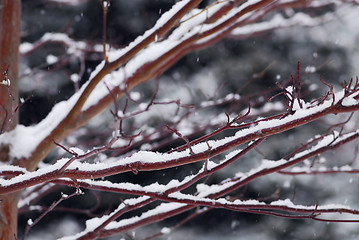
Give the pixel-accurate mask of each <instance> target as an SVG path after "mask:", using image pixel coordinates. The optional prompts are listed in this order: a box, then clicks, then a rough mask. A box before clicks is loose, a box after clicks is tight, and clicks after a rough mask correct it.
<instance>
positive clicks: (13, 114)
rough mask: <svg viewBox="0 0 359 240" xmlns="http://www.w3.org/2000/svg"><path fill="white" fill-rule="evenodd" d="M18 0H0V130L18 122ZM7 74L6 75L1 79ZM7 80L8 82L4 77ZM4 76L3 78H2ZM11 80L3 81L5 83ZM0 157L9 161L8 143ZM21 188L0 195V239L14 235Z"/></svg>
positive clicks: (19, 10) (5, 129)
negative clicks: (18, 190)
mask: <svg viewBox="0 0 359 240" xmlns="http://www.w3.org/2000/svg"><path fill="white" fill-rule="evenodd" d="M20 14H21V0H1V5H0V68H1V75H0V76H1V78H0V82H1V83H2V84H0V134H1V133H3V132H6V131H10V130H12V129H14V128H15V127H16V125H17V124H18V119H19V114H18V111H15V109H16V107H17V106H18V98H19V97H18V64H19V44H20V20H21V16H20ZM5 77H6V79H4V78H5ZM7 79H9V80H10V82H8V81H7ZM4 80H5V81H4ZM6 82H7V83H10V84H4V83H6ZM0 161H1V162H7V163H9V161H11V158H10V156H9V146H4V145H0ZM19 198H20V192H15V193H11V194H6V195H0V201H1V202H0V239H2V240H10V239H12V240H13V239H17V237H16V236H17V214H18V210H17V204H18V201H19Z"/></svg>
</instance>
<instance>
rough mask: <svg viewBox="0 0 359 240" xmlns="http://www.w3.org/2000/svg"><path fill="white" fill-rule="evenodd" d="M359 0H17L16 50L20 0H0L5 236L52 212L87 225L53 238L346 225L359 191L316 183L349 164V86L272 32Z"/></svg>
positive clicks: (352, 172)
mask: <svg viewBox="0 0 359 240" xmlns="http://www.w3.org/2000/svg"><path fill="white" fill-rule="evenodd" d="M45 3H46V4H45ZM358 3H359V2H358V1H355V0H342V1H337V0H318V1H316V0H277V1H273V0H271V1H269V0H238V1H234V0H232V1H227V0H224V1H203V2H202V1H200V0H183V1H177V2H176V3H174V1H156V2H154V1H103V0H102V1H85V0H78V1H64V0H62V1H59V0H51V1H24V2H23V5H24V6H23V9H22V10H23V13H24V14H23V16H22V18H23V19H22V25H23V26H22V32H21V36H22V40H21V44H20V8H21V3H20V0H19V1H12V0H2V1H1V6H0V11H1V26H0V32H1V38H0V43H1V45H0V47H1V49H0V50H1V53H0V64H1V71H2V79H1V82H0V83H1V84H0V94H1V95H0V126H1V132H0V133H1V135H0V149H1V152H0V160H1V166H0V173H1V176H2V178H1V179H0V194H1V195H0V199H1V203H0V206H1V208H0V236H1V239H18V238H20V237H22V238H23V239H25V238H27V237H30V236H31V232H32V229H35V228H36V227H37V226H41V225H42V224H45V221H46V219H49V220H54V221H56V220H58V219H59V218H60V216H72V217H73V218H76V221H77V222H78V226H79V227H81V228H82V229H75V230H71V227H70V226H69V224H68V225H66V227H65V230H63V231H62V232H61V236H51V237H52V238H55V237H63V238H62V239H97V238H106V237H111V236H115V235H118V234H122V235H123V236H124V237H125V238H129V239H135V238H136V239H137V238H138V235H140V238H141V237H143V238H145V239H154V238H159V237H161V236H162V235H167V234H170V233H171V232H172V231H173V230H174V229H177V228H178V227H180V226H181V225H183V224H185V223H187V222H188V221H195V218H201V215H203V214H206V216H211V214H214V215H215V210H214V209H226V210H230V211H231V213H232V212H233V213H235V214H240V213H250V214H253V213H254V214H259V215H261V216H262V215H270V217H271V218H275V217H279V219H295V220H296V221H299V219H304V220H309V221H310V222H311V223H312V222H326V223H330V222H336V223H342V224H344V223H348V222H354V223H357V222H358V221H359V216H358V215H359V208H358V207H357V206H358V200H357V199H356V202H355V199H354V200H353V197H352V196H350V193H348V191H344V190H342V191H341V193H342V194H340V196H339V197H333V196H332V195H330V194H328V192H327V191H326V190H325V188H324V187H323V186H326V185H327V182H328V179H331V178H330V177H333V176H334V177H338V176H339V175H340V176H341V177H342V176H343V175H345V176H356V174H357V173H358V171H359V168H358V167H357V164H356V162H355V160H356V154H357V147H356V144H357V143H356V141H357V140H356V139H357V138H358V137H359V130H358V129H357V124H356V121H357V116H356V113H355V112H356V111H357V110H358V109H359V95H358V94H359V82H358V79H357V78H352V79H350V78H348V79H347V81H344V82H343V83H342V84H341V85H338V84H336V85H335V86H334V84H331V83H329V81H334V82H339V79H338V78H342V77H343V75H341V74H343V72H340V71H342V70H343V68H345V67H348V66H347V65H348V64H346V62H342V65H341V66H342V68H340V67H338V69H339V72H335V71H333V69H335V65H330V64H329V63H326V64H322V65H319V64H318V63H317V62H319V60H318V59H319V57H318V52H316V50H312V49H311V46H309V45H306V44H304V47H303V49H305V50H304V51H308V54H310V55H311V56H313V61H312V62H311V63H303V62H302V61H299V60H300V59H298V58H297V57H296V56H297V55H296V54H298V51H297V52H295V51H292V50H293V49H290V47H288V46H286V45H285V44H283V45H281V44H278V43H277V44H278V45H269V44H268V42H270V41H269V40H268V39H267V37H268V36H270V37H272V38H274V39H275V38H276V35H275V34H273V33H272V34H269V33H268V32H273V31H274V30H277V29H284V30H285V31H288V32H290V28H291V27H293V26H302V27H306V28H307V27H314V26H318V25H320V24H324V23H328V22H335V21H338V16H341V14H343V9H347V11H348V9H349V8H354V7H356V6H357V5H358ZM45 6H47V7H49V8H48V9H47V8H46V7H45ZM45 9H47V10H45ZM51 9H52V10H51ZM46 11H51V13H52V14H49V13H48V12H46ZM84 12H85V13H86V14H84ZM344 12H345V11H344ZM72 13H73V14H74V15H71V14H72ZM129 13H131V14H133V19H128V18H129V16H131V15H129ZM34 16H36V19H37V20H36V21H35V20H34ZM140 19H144V21H141V20H140ZM37 24H39V25H41V26H42V27H41V28H40V27H39V26H37ZM50 25H51V27H49V26H50ZM146 28H149V30H147V31H144V29H146ZM40 29H41V30H40ZM54 29H55V30H54ZM303 29H304V28H303ZM121 34H122V35H121ZM263 34H265V35H264V36H265V37H264V38H255V36H257V35H263ZM296 34H298V32H296ZM298 35H299V34H298ZM303 35H304V34H303ZM137 36H138V37H137ZM296 37H297V38H298V40H299V39H300V38H301V37H303V36H302V35H299V36H296ZM224 39H226V40H224ZM228 39H229V40H228ZM243 39H247V41H243ZM248 39H251V40H250V41H248ZM221 40H223V41H222V42H220V41H221ZM276 40H277V41H280V38H277V39H276ZM276 40H274V42H276ZM256 41H257V43H256ZM249 42H250V43H251V44H252V43H253V42H254V43H256V44H257V45H254V46H250V44H249ZM238 44H239V45H238ZM210 46H216V48H213V49H211V51H209V50H208V49H207V48H209V47H210ZM275 48H278V49H275ZM286 48H288V49H287V52H286V55H287V57H284V59H285V60H283V59H281V60H280V61H279V63H276V60H277V59H279V58H278V56H276V53H277V52H285V51H286V50H285V49H286ZM314 48H315V47H314ZM248 49H249V50H248ZM198 50H201V51H198ZM250 51H254V52H255V54H252V55H251V54H249V52H250ZM267 51H268V52H267ZM321 51H322V54H323V55H325V54H326V52H327V54H328V52H329V53H330V54H341V52H340V51H334V50H332V49H324V50H323V49H322V50H321ZM226 54H227V55H226ZM231 54H232V55H231ZM233 55H239V56H235V57H233ZM254 55H255V56H256V57H253V56H254ZM328 55H329V54H328ZM19 56H20V59H21V60H20V63H19ZM186 56H187V57H186ZM188 56H189V57H188ZM221 56H222V57H221ZM288 60H289V61H288ZM238 61H241V63H242V64H241V65H239V64H238V63H237V62H238ZM286 61H287V62H286ZM323 62H324V61H323ZM288 66H291V70H290V71H288V69H287V68H288ZM326 67H327V68H328V69H331V70H332V72H330V71H329V74H327V75H330V77H331V78H333V77H334V78H337V79H324V78H322V77H321V76H320V74H318V73H320V71H321V70H323V69H325V68H326ZM18 68H20V70H19V73H20V75H19V76H20V77H19V78H18ZM216 71H217V72H221V77H219V75H217V76H215V75H216ZM323 72H324V75H325V71H323ZM311 78H312V80H311ZM18 79H20V81H18ZM19 90H20V94H19ZM19 96H20V97H19ZM104 110H105V111H104ZM19 111H21V116H20V118H19V117H18V115H19ZM18 122H20V123H18ZM308 126H309V127H308ZM343 148H344V149H346V150H347V151H340V150H339V149H343ZM336 149H338V150H336ZM343 152H344V153H343ZM294 176H298V177H294ZM313 176H318V177H317V178H315V179H316V180H317V181H318V182H319V183H318V185H317V186H319V187H317V188H316V185H313V183H312V182H310V181H308V177H313ZM328 176H330V177H329V178H328ZM335 181H338V182H339V180H338V179H336V180H335ZM352 181H353V178H352V177H350V182H352ZM333 185H334V184H333ZM293 186H294V187H293ZM320 186H322V187H320ZM326 187H327V186H326ZM334 195H335V194H334ZM343 199H344V200H343ZM60 212H61V213H63V212H64V213H65V214H61V215H60ZM207 212H208V213H207ZM51 216H52V217H51ZM245 216H250V215H245ZM18 217H19V229H20V230H21V231H18ZM55 218H56V220H55ZM64 218H65V217H64ZM170 218H172V221H171V220H168V219H170ZM209 219H211V218H210V217H206V218H203V219H202V220H203V221H205V220H206V221H207V223H206V224H210V223H209V222H210V221H209ZM214 219H215V220H214V222H215V223H214V224H213V225H215V226H217V227H218V228H221V226H220V224H219V222H221V221H222V220H219V217H218V216H215V217H214ZM277 219H278V218H277ZM160 221H162V223H161V224H160V225H155V223H156V222H160ZM246 221H248V223H250V220H246ZM148 224H153V226H154V227H153V229H152V228H151V229H148V228H146V226H147V225H148ZM253 224H255V223H253ZM237 225H238V224H237V222H236V221H233V222H232V227H233V228H235V227H236V226H237ZM40 229H41V227H40ZM134 229H138V230H136V231H137V232H138V233H139V234H138V235H136V237H135V236H134V233H133V232H132V231H133V230H134ZM253 229H256V228H253ZM149 230H152V231H151V232H149ZM254 231H255V232H258V231H257V230H254ZM18 232H19V233H18ZM141 232H142V234H141ZM42 234H44V233H42ZM318 234H320V233H318ZM54 235H55V234H54ZM18 236H19V237H18ZM43 236H44V235H42V237H43ZM302 236H304V238H306V236H305V234H303V235H302ZM283 237H288V236H283ZM276 239H278V237H276Z"/></svg>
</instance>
